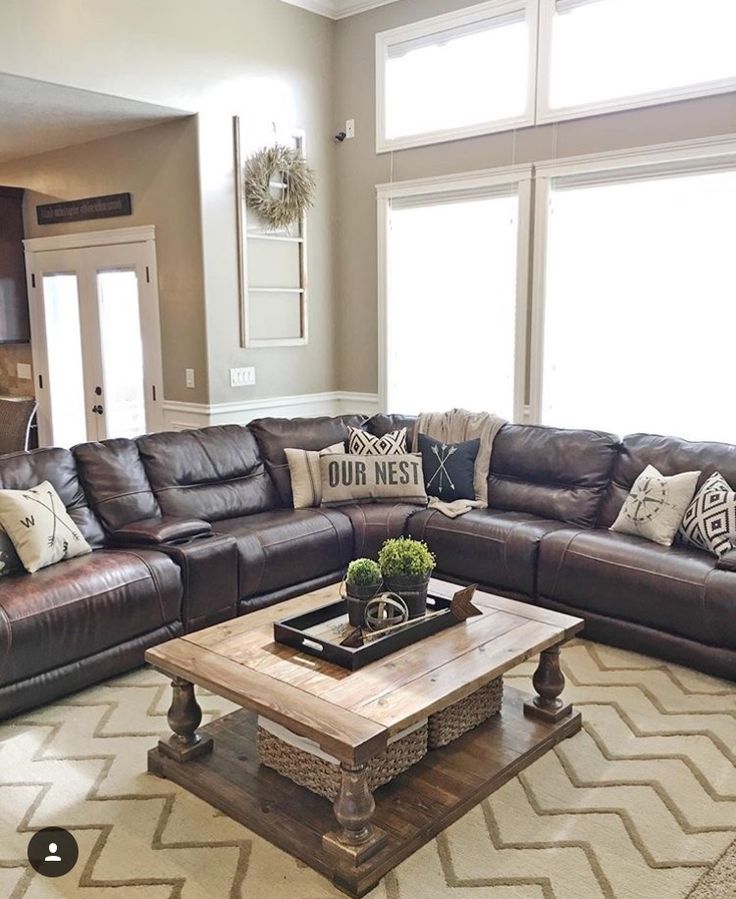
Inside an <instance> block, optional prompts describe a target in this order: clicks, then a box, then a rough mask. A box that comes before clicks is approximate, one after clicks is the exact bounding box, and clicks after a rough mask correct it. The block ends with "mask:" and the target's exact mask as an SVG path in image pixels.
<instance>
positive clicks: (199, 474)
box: [138, 425, 278, 521]
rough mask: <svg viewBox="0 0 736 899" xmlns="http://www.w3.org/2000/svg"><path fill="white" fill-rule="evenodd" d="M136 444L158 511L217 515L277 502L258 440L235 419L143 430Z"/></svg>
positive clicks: (212, 517) (183, 515) (259, 509)
mask: <svg viewBox="0 0 736 899" xmlns="http://www.w3.org/2000/svg"><path fill="white" fill-rule="evenodd" d="M138 448H139V451H140V454H141V459H142V460H143V464H144V466H145V469H146V473H147V475H148V479H149V481H150V482H151V486H152V487H153V490H154V493H155V494H156V498H157V499H158V503H159V505H160V506H161V511H162V512H163V514H164V515H171V516H173V517H175V518H202V519H204V520H205V521H219V520H220V519H223V518H235V517H238V516H240V515H253V514H255V513H257V512H265V511H266V510H267V509H273V508H274V507H276V506H278V494H277V493H276V489H275V488H274V485H273V482H272V481H271V478H270V477H269V475H268V473H267V471H266V469H265V466H264V464H263V460H262V459H261V455H260V453H259V452H258V444H257V443H256V441H255V439H254V438H253V435H252V434H251V433H250V431H249V430H248V429H247V428H243V427H241V426H240V425H224V426H222V427H214V428H202V429H201V430H197V431H181V432H179V433H166V434H149V435H148V436H146V437H141V438H139V440H138Z"/></svg>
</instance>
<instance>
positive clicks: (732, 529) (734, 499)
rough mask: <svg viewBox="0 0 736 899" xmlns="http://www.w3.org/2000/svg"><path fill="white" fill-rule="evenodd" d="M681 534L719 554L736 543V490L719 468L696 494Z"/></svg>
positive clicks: (684, 538)
mask: <svg viewBox="0 0 736 899" xmlns="http://www.w3.org/2000/svg"><path fill="white" fill-rule="evenodd" d="M678 536H679V537H680V539H681V540H682V541H683V542H685V543H689V544H691V545H692V546H697V548H698V549H704V550H706V552H711V553H713V555H714V556H718V557H719V558H720V557H721V556H724V555H725V554H726V553H727V552H730V551H731V550H732V549H734V547H736V492H735V491H734V490H733V488H732V487H731V485H730V484H729V483H728V481H727V480H726V479H725V478H724V477H723V475H722V474H721V473H720V472H718V471H717V472H716V473H715V474H712V475H711V476H710V477H709V478H708V480H707V481H706V482H705V483H704V484H703V486H702V487H701V488H700V490H699V491H698V492H697V494H696V495H695V499H694V500H693V501H692V502H691V503H690V505H689V506H688V510H687V512H685V517H684V518H683V519H682V524H681V525H680V531H679V534H678Z"/></svg>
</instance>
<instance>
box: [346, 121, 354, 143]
mask: <svg viewBox="0 0 736 899" xmlns="http://www.w3.org/2000/svg"><path fill="white" fill-rule="evenodd" d="M354 137H355V119H348V120H347V122H345V140H352V139H353V138H354Z"/></svg>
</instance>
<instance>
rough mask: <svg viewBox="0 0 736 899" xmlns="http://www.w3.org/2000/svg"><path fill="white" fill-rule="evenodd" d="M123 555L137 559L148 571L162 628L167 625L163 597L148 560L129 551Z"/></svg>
mask: <svg viewBox="0 0 736 899" xmlns="http://www.w3.org/2000/svg"><path fill="white" fill-rule="evenodd" d="M125 554H126V555H129V556H133V558H134V559H138V560H139V561H140V562H142V563H143V565H145V566H146V568H147V569H148V574H149V575H150V578H151V582H152V583H153V588H154V590H155V591H156V599H157V600H158V610H159V612H160V613H161V624H162V626H163V625H166V624H167V621H166V613H165V612H164V601H163V597H162V596H161V587H160V585H159V582H158V578H157V577H156V575H155V574H154V572H153V568H152V567H151V565H150V564H149V562H148V560H147V559H144V558H143V556H141V555H139V554H138V553H136V552H132V551H131V550H125Z"/></svg>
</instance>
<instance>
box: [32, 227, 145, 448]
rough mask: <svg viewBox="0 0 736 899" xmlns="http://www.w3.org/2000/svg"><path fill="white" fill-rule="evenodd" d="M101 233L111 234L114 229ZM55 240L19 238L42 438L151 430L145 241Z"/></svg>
mask: <svg viewBox="0 0 736 899" xmlns="http://www.w3.org/2000/svg"><path fill="white" fill-rule="evenodd" d="M126 230H127V229H126ZM105 233H106V234H108V235H110V240H111V241H112V240H114V239H115V232H105ZM76 237H77V239H78V240H79V241H82V240H83V238H84V235H77V236H76ZM91 237H92V238H94V239H96V240H100V237H99V235H91ZM58 241H59V242H60V243H68V242H70V238H68V237H67V238H59V239H58ZM53 243H54V238H41V239H39V240H28V241H26V258H27V270H28V275H29V282H30V284H29V288H30V289H29V296H30V298H31V303H30V305H31V324H32V341H33V362H34V370H35V375H36V397H37V399H38V405H39V413H38V420H39V438H40V442H41V445H45V446H49V445H53V446H63V447H70V446H73V445H74V444H76V443H82V442H85V441H88V440H104V439H106V438H109V437H135V436H136V435H138V434H143V433H146V432H148V431H155V430H159V429H160V427H161V400H162V397H161V391H162V388H161V384H162V375H161V335H160V323H159V310H158V291H157V288H156V254H155V244H154V242H153V240H152V239H150V240H141V241H133V242H123V243H113V242H110V243H102V244H98V245H95V246H65V247H62V248H59V249H53V248H50V249H49V248H48V247H49V246H50V245H51V246H53Z"/></svg>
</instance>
